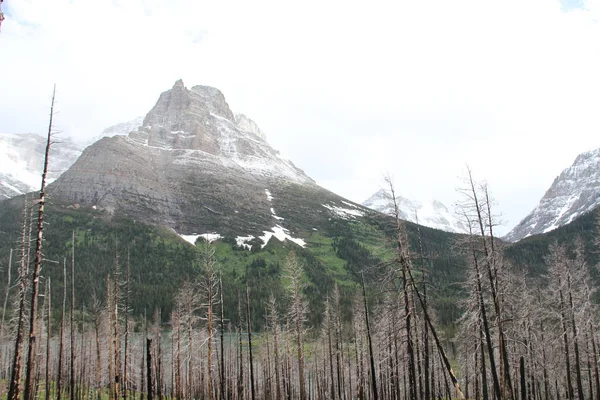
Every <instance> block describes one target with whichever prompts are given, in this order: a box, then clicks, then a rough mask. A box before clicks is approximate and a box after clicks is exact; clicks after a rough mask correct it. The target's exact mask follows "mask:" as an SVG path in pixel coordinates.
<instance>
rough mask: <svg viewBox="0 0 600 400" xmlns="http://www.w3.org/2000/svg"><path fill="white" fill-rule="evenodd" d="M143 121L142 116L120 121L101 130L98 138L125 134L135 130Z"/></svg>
mask: <svg viewBox="0 0 600 400" xmlns="http://www.w3.org/2000/svg"><path fill="white" fill-rule="evenodd" d="M143 123H144V117H136V118H134V119H132V120H131V121H127V122H121V123H120V124H116V125H113V126H109V127H108V128H106V129H104V130H103V131H102V134H101V135H100V137H99V138H98V139H101V138H103V137H105V136H110V137H112V136H116V135H127V134H129V132H131V131H134V130H136V129H137V128H139V127H140V126H141V125H142V124H143Z"/></svg>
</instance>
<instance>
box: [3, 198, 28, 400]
mask: <svg viewBox="0 0 600 400" xmlns="http://www.w3.org/2000/svg"><path fill="white" fill-rule="evenodd" d="M26 232H27V195H25V203H24V205H23V223H22V227H21V244H20V246H21V248H20V253H21V257H20V258H21V259H20V261H19V277H18V279H19V315H18V317H17V333H16V338H15V351H14V353H13V361H12V370H11V376H10V385H9V389H8V399H9V400H18V399H20V397H21V395H20V393H21V371H22V368H23V339H24V338H23V335H24V330H25V312H26V311H25V307H26V297H27V286H28V285H27V282H28V280H29V278H28V273H27V270H28V268H27V250H26V249H27V246H26V244H25V241H26V238H27V236H26Z"/></svg>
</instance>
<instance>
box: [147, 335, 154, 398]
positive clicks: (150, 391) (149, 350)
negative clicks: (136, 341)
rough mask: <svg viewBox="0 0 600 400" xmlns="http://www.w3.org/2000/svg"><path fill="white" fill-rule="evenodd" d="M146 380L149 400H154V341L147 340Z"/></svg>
mask: <svg viewBox="0 0 600 400" xmlns="http://www.w3.org/2000/svg"><path fill="white" fill-rule="evenodd" d="M146 380H147V385H148V387H147V392H148V400H154V391H153V388H152V382H153V378H152V339H150V338H146Z"/></svg>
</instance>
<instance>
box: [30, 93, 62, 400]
mask: <svg viewBox="0 0 600 400" xmlns="http://www.w3.org/2000/svg"><path fill="white" fill-rule="evenodd" d="M55 94H56V86H54V90H53V91H52V103H51V105H50V123H49V124H48V135H47V137H46V150H45V152H44V168H43V172H42V187H41V189H40V198H39V201H38V207H39V208H38V218H37V238H36V241H35V256H34V261H33V262H34V266H33V276H32V289H31V305H30V306H31V308H30V310H31V311H30V312H29V346H28V347H27V371H26V373H25V390H24V398H25V400H30V399H33V397H34V394H33V392H32V391H33V384H32V383H33V382H32V378H33V375H32V374H33V371H34V363H35V348H36V347H35V346H36V334H37V332H36V320H37V307H38V292H39V284H40V272H41V270H42V259H43V254H42V243H43V238H44V206H45V205H46V175H47V174H48V163H49V161H50V145H51V144H52V118H53V117H54V96H55Z"/></svg>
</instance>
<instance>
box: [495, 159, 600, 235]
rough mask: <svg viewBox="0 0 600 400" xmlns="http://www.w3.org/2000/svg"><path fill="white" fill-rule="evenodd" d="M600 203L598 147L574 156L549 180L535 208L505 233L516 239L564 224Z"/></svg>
mask: <svg viewBox="0 0 600 400" xmlns="http://www.w3.org/2000/svg"><path fill="white" fill-rule="evenodd" d="M599 205H600V149H596V150H593V151H588V152H585V153H582V154H580V155H578V156H577V158H576V159H575V162H574V163H573V165H571V166H570V167H569V168H567V169H565V170H564V171H563V172H562V173H561V174H560V175H559V176H558V177H556V179H555V180H554V182H553V183H552V186H550V189H548V191H547V192H546V194H544V196H543V197H542V199H541V200H540V202H539V204H538V205H537V207H536V208H534V209H533V211H531V212H530V213H529V214H528V215H527V216H526V217H525V218H524V219H523V220H522V221H521V222H519V224H518V225H517V226H515V227H514V228H513V229H512V230H511V231H510V232H509V233H508V234H507V235H506V236H505V237H504V239H505V240H508V241H511V242H516V241H518V240H521V239H523V238H526V237H528V236H532V235H537V234H540V233H546V232H549V231H551V230H553V229H556V228H558V227H560V226H563V225H566V224H568V223H570V222H571V221H573V220H574V219H575V218H577V217H578V216H580V215H582V214H585V213H587V212H589V211H591V210H593V209H594V208H596V207H597V206H599Z"/></svg>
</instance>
